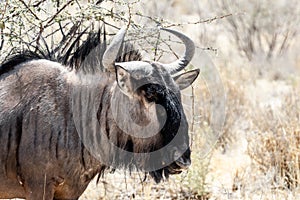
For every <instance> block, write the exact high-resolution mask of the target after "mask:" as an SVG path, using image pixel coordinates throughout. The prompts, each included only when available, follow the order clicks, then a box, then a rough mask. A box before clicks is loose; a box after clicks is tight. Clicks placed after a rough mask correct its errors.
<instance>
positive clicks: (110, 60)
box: [102, 26, 127, 72]
mask: <svg viewBox="0 0 300 200" xmlns="http://www.w3.org/2000/svg"><path fill="white" fill-rule="evenodd" d="M126 31H127V27H126V26H125V27H122V28H121V29H120V30H119V32H118V33H117V34H116V35H115V37H114V38H113V40H112V41H111V43H110V45H109V46H108V47H107V49H106V51H105V52H104V54H103V58H102V64H103V66H104V69H105V71H110V72H113V71H114V63H115V60H116V57H117V55H118V53H119V50H120V47H121V45H122V43H123V40H124V37H125V34H126Z"/></svg>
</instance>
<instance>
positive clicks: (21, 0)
mask: <svg viewBox="0 0 300 200" xmlns="http://www.w3.org/2000/svg"><path fill="white" fill-rule="evenodd" d="M19 1H20V2H21V3H22V4H23V5H24V6H25V7H26V8H27V10H28V11H29V12H30V13H31V14H32V15H33V16H34V17H35V18H36V19H37V20H39V21H40V18H39V17H38V16H37V15H36V14H35V13H34V12H33V11H32V10H31V9H30V8H29V6H28V5H27V4H26V3H25V2H24V1H23V0H19Z"/></svg>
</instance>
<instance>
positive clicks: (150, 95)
mask: <svg viewBox="0 0 300 200" xmlns="http://www.w3.org/2000/svg"><path fill="white" fill-rule="evenodd" d="M144 96H145V98H146V99H147V101H149V102H154V101H156V100H157V93H156V92H155V91H151V92H150V91H144Z"/></svg>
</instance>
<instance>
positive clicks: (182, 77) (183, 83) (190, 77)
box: [173, 69, 200, 90]
mask: <svg viewBox="0 0 300 200" xmlns="http://www.w3.org/2000/svg"><path fill="white" fill-rule="evenodd" d="M199 72H200V69H194V70H191V71H188V72H185V73H183V74H179V75H177V76H175V77H173V79H174V81H175V82H176V83H177V85H178V86H179V89H180V90H183V89H185V88H187V87H188V86H190V85H191V84H192V83H193V82H194V81H195V80H196V78H197V77H198V75H199Z"/></svg>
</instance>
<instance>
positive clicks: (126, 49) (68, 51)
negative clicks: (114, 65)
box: [0, 29, 142, 75]
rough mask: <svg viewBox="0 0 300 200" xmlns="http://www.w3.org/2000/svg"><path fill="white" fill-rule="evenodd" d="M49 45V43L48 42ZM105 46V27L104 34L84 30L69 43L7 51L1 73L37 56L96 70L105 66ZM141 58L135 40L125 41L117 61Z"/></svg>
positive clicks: (77, 67)
mask: <svg viewBox="0 0 300 200" xmlns="http://www.w3.org/2000/svg"><path fill="white" fill-rule="evenodd" d="M86 34H88V37H87V38H86V39H85V40H83V41H82V42H81V40H82V36H83V35H86ZM101 36H102V39H101ZM68 43H69V42H68ZM46 47H48V45H47V44H46ZM106 47H107V45H106V34H105V31H104V32H103V34H101V30H100V29H99V31H98V32H97V33H95V32H86V31H83V32H82V33H80V34H79V35H78V36H76V37H75V39H73V42H72V43H71V44H70V45H68V44H67V42H64V43H63V44H61V45H60V46H59V47H58V48H55V49H50V50H49V49H48V48H45V49H36V50H35V51H32V50H30V49H27V50H23V51H19V52H17V53H12V54H10V55H8V56H7V58H6V59H5V60H4V61H3V62H2V63H0V75H2V74H4V73H7V72H9V71H11V70H13V69H14V67H15V66H17V65H19V64H21V63H24V62H28V61H31V60H38V59H46V60H50V61H54V62H58V63H60V64H62V65H64V66H67V67H69V68H71V69H75V70H83V71H85V72H93V71H95V69H94V68H99V67H100V69H101V70H102V69H103V65H102V63H101V60H102V57H103V54H104V52H105V50H106ZM90 56H91V57H90ZM95 56H96V58H95ZM87 58H89V59H88V61H87V64H85V63H84V61H85V60H86V59H87ZM141 59H142V56H141V54H140V52H139V51H138V50H136V49H135V48H134V47H133V45H132V44H130V43H126V44H124V45H122V48H121V50H120V52H119V54H118V56H117V58H116V62H127V61H139V60H141Z"/></svg>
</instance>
